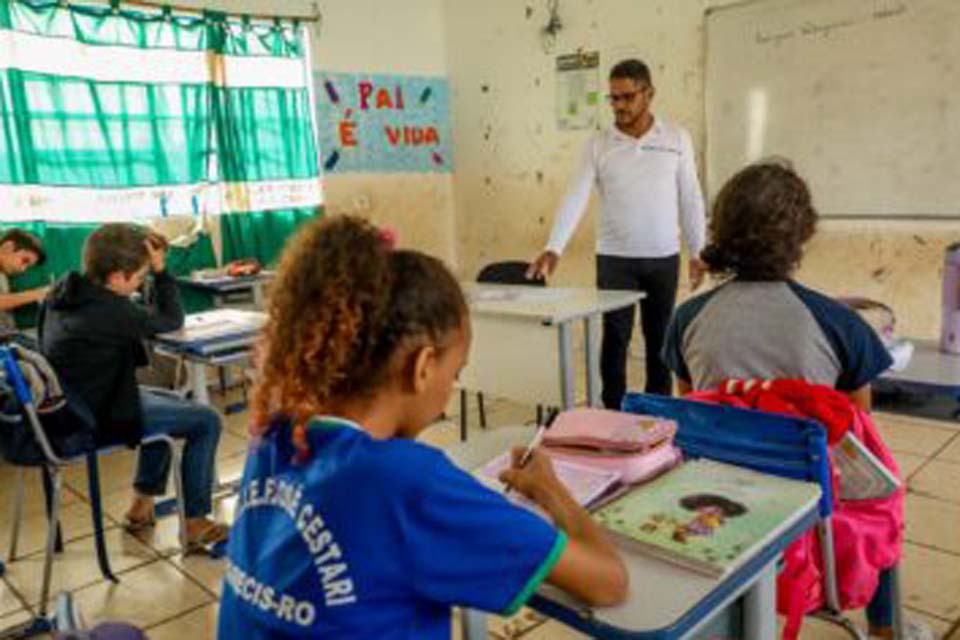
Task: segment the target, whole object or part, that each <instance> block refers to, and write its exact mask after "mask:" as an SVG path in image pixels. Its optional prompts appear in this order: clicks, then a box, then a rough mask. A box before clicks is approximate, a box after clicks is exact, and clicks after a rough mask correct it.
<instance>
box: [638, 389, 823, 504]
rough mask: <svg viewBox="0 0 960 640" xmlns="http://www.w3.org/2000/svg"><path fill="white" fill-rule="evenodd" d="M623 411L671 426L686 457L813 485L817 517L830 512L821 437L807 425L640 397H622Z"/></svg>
mask: <svg viewBox="0 0 960 640" xmlns="http://www.w3.org/2000/svg"><path fill="white" fill-rule="evenodd" d="M623 410H624V411H628V412H630V413H642V414H648V415H654V416H659V417H662V418H668V419H671V420H674V421H676V423H677V435H676V444H677V446H678V447H680V449H681V450H682V451H683V452H684V454H685V455H686V456H688V457H693V458H701V457H702V458H709V459H711V460H717V461H719V462H726V463H728V464H734V465H737V466H741V467H747V468H750V469H754V470H755V471H760V472H763V473H769V474H771V475H775V476H781V477H784V478H792V479H794V480H804V481H806V482H816V483H817V484H819V485H820V489H821V497H820V505H819V511H820V516H821V517H823V518H826V517H828V516H830V514H831V513H832V512H833V486H832V483H831V475H830V460H829V457H828V454H827V435H826V431H825V430H824V428H823V427H822V426H821V425H820V424H818V423H817V422H815V421H813V420H808V419H805V418H798V417H794V416H787V415H782V414H775V413H764V412H761V411H753V410H750V409H739V408H736V407H727V406H723V405H718V404H709V403H706V402H697V401H695V400H683V399H680V398H668V397H664V396H655V395H647V394H642V393H628V394H627V395H626V397H625V398H624V400H623Z"/></svg>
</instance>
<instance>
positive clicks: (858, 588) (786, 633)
mask: <svg viewBox="0 0 960 640" xmlns="http://www.w3.org/2000/svg"><path fill="white" fill-rule="evenodd" d="M688 398H690V399H692V400H700V401H703V402H713V403H717V404H724V405H730V406H735V407H741V408H747V409H757V410H760V411H767V412H774V413H785V414H789V415H793V416H799V417H804V418H810V419H813V420H816V421H817V422H819V423H820V424H822V425H823V426H824V427H825V428H826V431H827V440H828V443H829V444H830V445H833V444H835V443H836V442H837V441H839V440H840V439H841V438H843V436H844V435H845V434H846V433H847V431H848V430H850V429H852V430H853V433H854V435H856V436H857V437H858V438H859V439H860V440H861V441H862V442H863V443H864V445H865V446H866V447H867V449H869V450H870V451H871V452H872V453H873V454H874V455H875V456H877V458H878V459H879V460H880V461H881V462H882V463H883V464H884V465H886V466H887V468H888V469H890V470H891V471H892V472H893V473H895V474H896V475H897V476H898V477H900V478H901V479H902V476H901V474H900V469H899V467H898V466H897V463H896V461H895V460H894V459H893V456H892V455H891V453H890V450H889V449H888V448H887V446H886V445H885V444H884V443H883V440H882V439H881V438H880V434H879V432H878V431H877V428H876V425H874V423H873V420H872V419H871V418H870V414H868V413H866V412H864V411H862V410H860V409H859V408H857V407H856V406H854V405H853V404H852V403H851V402H850V399H849V398H848V397H847V396H846V395H844V394H843V393H840V392H838V391H836V390H834V389H831V388H830V387H825V386H820V385H813V384H809V383H807V382H804V381H801V380H773V381H765V382H757V381H747V382H744V381H726V382H724V383H722V384H721V385H720V388H719V389H718V390H716V391H703V392H697V393H693V394H691V395H689V396H688ZM831 466H832V465H831ZM839 480H840V478H839V475H838V474H837V471H836V469H835V468H833V488H834V492H833V495H834V512H833V537H834V551H835V556H836V573H837V588H838V592H839V597H840V608H841V609H843V610H848V609H859V608H861V607H864V606H866V604H867V603H868V602H869V601H870V598H871V597H872V596H873V593H874V591H875V590H876V588H877V581H878V579H879V575H880V571H881V570H883V569H888V568H890V567H893V566H894V565H896V564H897V562H898V561H899V560H900V552H901V545H902V542H903V499H904V490H903V488H901V489H900V490H898V491H897V492H896V493H894V494H893V495H892V496H889V497H887V498H882V499H878V500H844V501H841V500H839V497H838V496H839V495H840V492H839ZM784 559H785V562H786V566H785V568H784V570H783V571H782V572H781V574H780V576H779V577H778V579H777V611H778V612H779V613H780V614H782V615H784V616H786V618H787V624H786V625H785V627H784V630H783V638H784V640H794V639H795V638H796V637H797V635H798V634H799V631H800V625H801V622H802V620H803V616H804V614H806V613H809V612H811V611H815V610H817V609H820V608H821V607H823V606H824V605H825V603H826V601H825V595H826V594H825V591H824V588H823V575H824V574H823V560H822V557H821V554H820V547H819V544H818V542H817V535H816V531H815V530H810V531H808V532H807V533H806V534H804V535H803V537H801V538H800V539H798V540H797V541H796V542H794V543H793V544H792V545H791V546H790V547H789V548H788V549H787V551H786V552H785V554H784Z"/></svg>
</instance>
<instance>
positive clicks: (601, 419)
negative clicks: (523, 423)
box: [543, 408, 677, 452]
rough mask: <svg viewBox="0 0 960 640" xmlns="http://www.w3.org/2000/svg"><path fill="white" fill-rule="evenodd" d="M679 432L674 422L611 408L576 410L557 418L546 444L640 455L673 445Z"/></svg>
mask: <svg viewBox="0 0 960 640" xmlns="http://www.w3.org/2000/svg"><path fill="white" fill-rule="evenodd" d="M676 432H677V424H676V423H675V422H674V421H673V420H664V419H662V418H656V417H654V416H644V415H638V414H634V413H623V412H621V411H609V410H607V409H589V408H586V409H572V410H570V411H564V412H563V413H561V414H560V415H559V416H558V417H557V419H556V421H555V422H554V423H553V426H551V427H550V429H548V430H547V432H546V434H544V437H543V444H544V445H545V446H547V447H583V448H588V449H595V450H601V451H620V452H639V451H648V450H650V449H653V448H654V447H657V446H658V445H661V444H663V443H665V442H672V441H673V436H674V434H675V433H676Z"/></svg>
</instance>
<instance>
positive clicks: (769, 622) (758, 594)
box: [743, 560, 777, 640]
mask: <svg viewBox="0 0 960 640" xmlns="http://www.w3.org/2000/svg"><path fill="white" fill-rule="evenodd" d="M743 637H744V640H768V639H769V638H776V637H777V561H776V560H774V561H773V562H771V563H770V564H768V565H767V566H766V567H765V568H764V569H763V572H762V573H761V574H760V575H759V576H758V577H757V580H756V582H754V583H753V586H752V587H750V589H749V590H748V591H747V592H746V593H745V594H744V596H743Z"/></svg>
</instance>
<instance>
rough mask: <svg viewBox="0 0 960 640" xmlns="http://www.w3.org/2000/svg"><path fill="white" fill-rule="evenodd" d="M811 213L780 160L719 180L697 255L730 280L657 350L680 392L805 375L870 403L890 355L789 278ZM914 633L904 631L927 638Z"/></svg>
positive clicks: (681, 312)
mask: <svg viewBox="0 0 960 640" xmlns="http://www.w3.org/2000/svg"><path fill="white" fill-rule="evenodd" d="M816 222H817V212H816V210H815V209H814V208H813V203H812V200H811V197H810V191H809V189H808V188H807V185H806V184H805V183H804V181H803V179H802V178H800V176H798V175H797V174H796V173H795V172H794V171H793V169H792V168H790V167H789V166H787V165H786V164H783V163H775V162H767V163H761V164H755V165H751V166H749V167H747V168H745V169H743V170H741V171H740V172H739V173H737V175H735V176H734V177H733V178H731V179H730V181H729V182H727V184H726V185H724V187H723V189H721V191H720V193H719V195H718V196H717V200H716V203H715V204H714V208H713V216H712V217H711V219H710V229H709V236H710V237H709V242H708V244H707V246H706V248H705V249H704V250H703V253H702V254H701V257H702V258H703V260H704V262H706V264H707V269H708V270H709V271H710V273H712V274H713V275H714V276H720V277H723V278H726V280H725V282H723V284H721V285H720V286H718V287H716V288H715V289H713V290H712V291H708V292H707V293H704V294H701V295H699V296H697V297H695V298H693V299H691V300H688V301H687V302H685V303H684V304H682V305H681V306H680V307H679V308H678V309H677V311H676V314H674V317H673V320H672V321H671V323H670V327H669V329H668V330H667V338H666V342H665V345H664V349H663V354H662V355H663V360H664V362H665V363H666V364H667V366H668V367H670V369H671V370H672V371H673V372H674V373H675V374H676V376H677V380H678V385H679V389H680V392H681V393H684V394H685V393H688V392H689V391H691V390H694V389H695V390H697V391H700V390H705V389H714V388H716V387H717V385H718V384H719V383H720V382H721V381H723V380H724V379H726V378H735V379H751V378H759V379H765V380H767V379H802V380H806V381H807V382H812V383H815V384H821V385H826V386H830V387H833V388H835V389H837V390H838V391H843V392H846V393H847V394H848V395H849V396H850V399H851V401H852V402H854V403H855V404H856V405H858V406H859V407H861V408H863V409H869V407H870V383H871V382H872V381H873V380H874V379H875V378H876V377H877V376H879V375H880V374H881V373H882V372H883V371H885V370H886V369H888V368H889V367H890V365H891V364H892V360H891V358H890V355H889V354H888V353H887V350H886V349H885V348H884V346H883V344H882V343H881V342H880V338H879V337H878V336H877V334H876V333H875V332H874V331H873V329H872V328H870V326H869V325H868V324H867V323H866V322H864V321H863V320H862V319H861V318H860V316H859V315H857V313H856V312H854V311H852V310H851V309H849V308H848V307H846V306H844V305H842V304H840V303H838V302H836V301H834V300H832V299H831V298H829V297H827V296H825V295H823V294H821V293H817V292H816V291H813V290H811V289H808V288H807V287H804V286H802V285H800V284H798V283H796V282H794V281H793V280H792V279H791V275H792V274H793V272H794V270H795V269H796V268H797V267H798V266H799V265H800V259H801V257H802V255H803V246H804V244H806V242H807V241H808V240H809V239H810V238H811V237H812V236H813V233H814V230H815V229H816ZM892 592H893V577H892V574H891V573H890V570H886V571H883V572H881V573H880V581H879V585H878V587H877V590H876V592H875V593H874V595H873V598H872V599H871V601H870V603H869V604H868V605H867V620H868V622H869V624H870V635H871V637H881V638H890V637H893V636H892V633H893V632H892V629H893V627H892V621H893V604H892V595H891V594H892ZM908 622H912V621H908ZM914 627H915V628H917V629H919V628H920V627H918V626H916V625H914ZM918 634H919V635H918ZM918 634H914V635H912V636H908V637H911V638H912V637H918V638H919V637H932V636H925V635H923V634H922V633H920V632H918Z"/></svg>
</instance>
